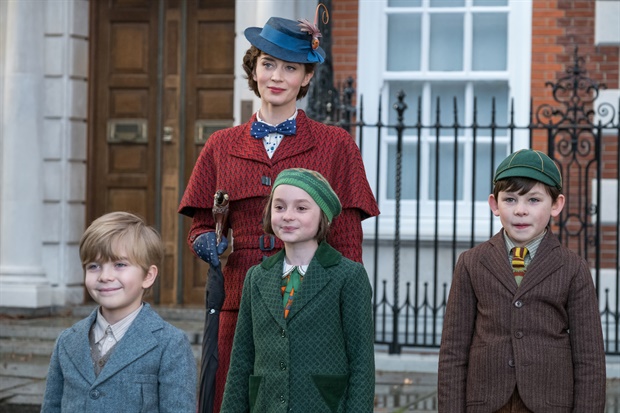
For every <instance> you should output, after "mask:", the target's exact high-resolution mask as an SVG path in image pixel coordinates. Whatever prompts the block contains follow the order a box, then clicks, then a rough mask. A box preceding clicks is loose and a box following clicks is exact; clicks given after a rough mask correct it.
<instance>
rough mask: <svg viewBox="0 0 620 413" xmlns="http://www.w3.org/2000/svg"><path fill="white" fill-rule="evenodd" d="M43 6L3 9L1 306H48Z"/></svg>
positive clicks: (17, 1) (23, 1) (20, 0)
mask: <svg viewBox="0 0 620 413" xmlns="http://www.w3.org/2000/svg"><path fill="white" fill-rule="evenodd" d="M44 10H45V8H44V7H41V2H39V1H36V0H9V1H7V2H6V3H5V4H4V5H3V10H2V12H4V13H5V14H4V17H5V20H4V22H5V24H6V25H5V26H4V27H5V29H4V36H3V37H4V41H5V46H4V48H3V53H4V56H3V57H4V59H2V62H4V63H2V62H0V65H3V74H4V76H3V85H2V89H3V94H2V96H1V97H0V98H1V99H2V104H1V109H2V112H1V113H0V121H1V123H0V130H1V132H2V141H3V142H2V158H1V160H2V162H1V166H0V174H1V175H0V307H29V308H36V307H43V306H49V305H51V288H50V285H49V283H48V282H47V280H46V275H45V269H44V268H43V266H42V238H41V233H42V227H43V225H45V223H44V222H42V213H41V211H42V198H43V193H42V192H43V191H42V188H43V185H42V176H41V164H42V159H41V155H40V147H41V141H40V136H41V132H42V130H41V124H42V116H41V106H42V103H41V100H42V96H43V90H42V85H43V65H44V56H45V51H44V49H43V44H44V38H43V30H44ZM0 30H2V29H0Z"/></svg>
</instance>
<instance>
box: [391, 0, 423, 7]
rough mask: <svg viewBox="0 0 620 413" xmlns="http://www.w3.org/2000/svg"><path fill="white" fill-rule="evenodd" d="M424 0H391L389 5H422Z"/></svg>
mask: <svg viewBox="0 0 620 413" xmlns="http://www.w3.org/2000/svg"><path fill="white" fill-rule="evenodd" d="M420 6H422V0H389V1H388V7H420Z"/></svg>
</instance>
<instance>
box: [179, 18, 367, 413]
mask: <svg viewBox="0 0 620 413" xmlns="http://www.w3.org/2000/svg"><path fill="white" fill-rule="evenodd" d="M317 33H318V30H316V28H315V27H314V26H312V25H311V24H307V23H306V24H303V23H302V24H300V23H299V22H296V21H293V20H288V19H283V18H279V17H272V18H270V19H269V21H268V22H267V23H266V24H265V27H263V28H259V27H250V28H248V29H246V30H245V36H246V38H247V39H248V41H249V42H250V43H251V44H252V46H251V47H250V49H248V51H247V52H246V54H245V57H244V59H243V68H244V70H245V72H246V74H247V76H248V84H249V86H250V88H251V89H252V90H253V91H254V93H256V95H257V96H259V97H260V99H261V107H260V109H259V110H258V111H257V112H256V113H255V114H254V115H253V116H252V118H251V119H250V121H249V122H247V123H245V124H242V125H239V126H235V127H232V128H228V129H224V130H221V131H218V132H215V133H214V134H213V135H211V136H210V137H209V139H208V140H207V142H206V144H205V146H204V148H203V149H202V151H201V153H200V156H199V157H198V160H197V161H196V165H195V166H194V170H193V172H192V175H191V177H190V180H189V183H188V185H187V188H186V190H185V194H184V195H183V199H182V200H181V204H180V207H179V213H181V214H184V215H187V216H189V217H191V218H192V226H191V229H190V232H189V236H188V242H189V244H190V246H191V247H192V250H193V251H194V252H195V253H196V254H197V255H198V256H199V257H200V258H201V259H203V260H204V261H206V262H208V263H209V264H212V265H219V259H218V255H219V254H221V253H222V252H223V251H224V249H225V248H226V239H225V238H223V239H222V243H220V244H219V245H216V242H215V234H214V229H215V223H214V220H213V216H212V211H211V208H212V207H213V195H214V194H215V192H216V191H217V190H226V191H227V192H228V194H229V201H230V203H229V208H230V210H229V215H228V221H227V223H226V227H225V228H224V231H223V233H224V234H226V233H227V231H228V229H231V230H232V237H233V239H232V240H231V244H232V253H231V254H230V255H229V256H228V259H227V262H226V265H225V267H224V269H223V273H224V280H225V293H226V299H225V301H224V305H223V308H222V312H221V313H220V330H219V339H218V342H219V364H218V371H217V376H216V385H215V387H216V395H215V411H219V408H220V405H221V401H222V394H223V392H224V384H225V381H226V374H227V372H228V365H229V363H230V352H231V349H232V343H233V335H234V331H235V325H236V322H237V313H238V310H239V303H240V300H241V290H242V287H243V280H244V278H245V275H246V272H247V270H248V269H249V268H250V267H251V266H253V265H256V264H258V263H260V262H261V260H262V259H263V257H266V256H271V255H273V254H274V253H276V252H277V251H279V250H280V249H281V248H282V244H281V242H280V241H279V240H277V239H276V238H275V237H273V236H270V235H265V234H264V232H263V229H262V213H263V209H264V206H265V204H266V202H267V199H268V197H269V194H270V192H271V184H272V182H273V181H274V180H275V178H276V176H277V175H278V174H279V173H280V171H282V170H284V169H288V168H295V167H303V168H307V169H313V170H316V171H318V172H320V173H321V174H322V175H323V176H324V177H325V178H326V179H327V180H328V181H329V182H330V184H331V185H332V187H333V189H334V190H335V192H336V193H337V194H338V197H339V198H340V201H341V203H342V213H341V214H340V215H339V216H338V218H336V219H334V221H333V223H332V227H331V229H330V236H329V238H328V242H329V244H330V245H332V246H333V247H334V248H335V249H337V250H338V251H339V252H341V253H342V254H343V255H344V256H345V257H347V258H349V259H351V260H354V261H358V262H361V260H362V238H363V233H362V225H361V221H362V220H363V219H366V218H368V217H372V216H376V215H378V214H379V209H378V207H377V203H376V200H375V197H374V195H373V193H372V191H371V189H370V185H369V184H368V181H367V179H366V172H365V170H364V164H363V161H362V157H361V154H360V151H359V148H358V147H357V145H356V143H355V140H354V139H353V138H352V137H351V136H350V135H349V134H348V133H347V132H346V131H345V130H343V129H341V128H338V127H334V126H327V125H324V124H322V123H319V122H316V121H314V120H312V119H310V118H308V117H307V116H306V114H305V113H304V111H303V110H299V109H297V103H296V102H297V100H299V99H301V98H303V97H304V96H305V95H306V93H307V92H308V88H309V84H310V80H311V79H312V76H313V74H314V68H315V66H316V64H319V63H321V62H323V60H324V57H325V53H324V51H323V50H322V49H321V47H319V46H318V41H317V38H318V37H320V33H318V34H319V36H317Z"/></svg>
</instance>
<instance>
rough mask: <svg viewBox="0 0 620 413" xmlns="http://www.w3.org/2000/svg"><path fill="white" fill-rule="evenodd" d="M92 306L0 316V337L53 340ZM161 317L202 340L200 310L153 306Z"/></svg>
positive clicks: (194, 339) (196, 341) (192, 338)
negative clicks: (53, 312) (62, 311)
mask: <svg viewBox="0 0 620 413" xmlns="http://www.w3.org/2000/svg"><path fill="white" fill-rule="evenodd" d="M91 311H92V307H87V306H78V307H75V309H73V310H72V311H71V313H67V314H63V315H62V316H55V317H37V318H30V319H24V318H8V317H3V318H0V339H28V340H34V341H37V340H40V341H52V342H55V341H56V339H57V338H58V336H59V335H60V333H61V332H62V331H63V330H64V329H66V328H69V327H70V326H72V325H73V324H75V323H76V322H78V321H79V320H81V319H83V318H85V317H86V316H88V315H89V314H90V312H91ZM156 311H157V312H158V313H159V314H160V315H161V316H162V318H163V319H165V320H166V321H168V322H169V323H170V324H172V325H174V326H175V327H177V328H179V329H181V330H183V331H185V333H186V334H187V337H188V339H189V341H190V343H191V344H200V343H202V329H203V326H204V311H203V310H197V309H192V310H185V309H178V308H165V307H162V308H156Z"/></svg>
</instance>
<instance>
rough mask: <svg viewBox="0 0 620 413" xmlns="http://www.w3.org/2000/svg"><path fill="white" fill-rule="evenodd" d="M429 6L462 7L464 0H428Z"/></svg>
mask: <svg viewBox="0 0 620 413" xmlns="http://www.w3.org/2000/svg"><path fill="white" fill-rule="evenodd" d="M430 4H431V7H463V6H464V5H465V0H430Z"/></svg>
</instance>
